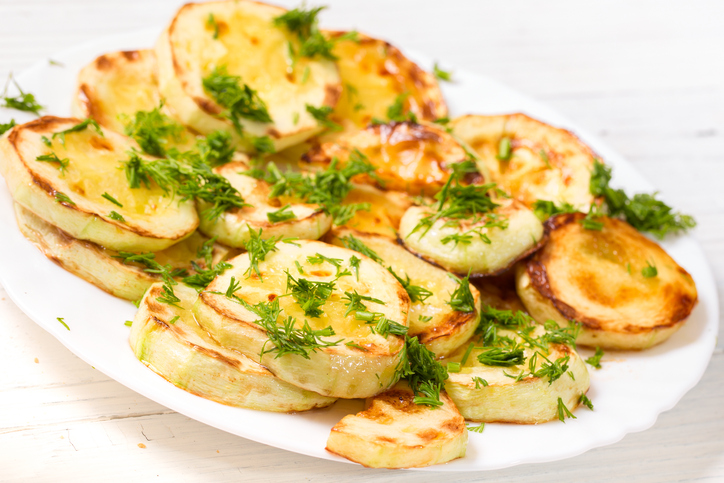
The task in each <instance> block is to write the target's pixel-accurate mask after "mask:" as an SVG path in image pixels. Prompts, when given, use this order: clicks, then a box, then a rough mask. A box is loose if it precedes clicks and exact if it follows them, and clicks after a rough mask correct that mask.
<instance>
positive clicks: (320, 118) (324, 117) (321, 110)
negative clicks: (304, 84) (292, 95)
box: [306, 104, 342, 132]
mask: <svg viewBox="0 0 724 483" xmlns="http://www.w3.org/2000/svg"><path fill="white" fill-rule="evenodd" d="M306 110H307V112H308V113H309V115H310V116H312V117H313V118H314V119H315V120H316V121H317V123H318V124H319V125H320V126H323V127H325V128H327V129H329V130H330V131H333V132H334V131H341V130H342V126H340V125H339V124H337V123H336V122H334V121H332V120H331V119H330V118H329V116H330V114H332V112H333V111H334V109H332V108H331V107H329V106H320V107H314V106H312V105H310V104H307V105H306Z"/></svg>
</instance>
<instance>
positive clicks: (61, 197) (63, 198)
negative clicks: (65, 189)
mask: <svg viewBox="0 0 724 483" xmlns="http://www.w3.org/2000/svg"><path fill="white" fill-rule="evenodd" d="M55 201H57V202H58V203H60V204H63V203H65V204H66V205H73V206H75V202H74V201H73V200H71V199H70V198H68V195H66V194H65V193H61V192H60V191H56V192H55Z"/></svg>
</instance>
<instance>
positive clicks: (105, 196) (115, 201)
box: [101, 192, 123, 208]
mask: <svg viewBox="0 0 724 483" xmlns="http://www.w3.org/2000/svg"><path fill="white" fill-rule="evenodd" d="M101 196H102V197H103V198H105V199H107V200H108V201H110V202H111V203H113V204H114V205H116V206H118V207H119V208H123V205H122V204H121V202H120V201H118V200H117V199H115V198H114V197H113V196H111V195H109V194H108V193H107V192H104V193H103V194H102V195H101Z"/></svg>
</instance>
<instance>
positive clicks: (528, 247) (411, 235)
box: [399, 200, 544, 277]
mask: <svg viewBox="0 0 724 483" xmlns="http://www.w3.org/2000/svg"><path fill="white" fill-rule="evenodd" d="M431 210H432V209H431V208H428V207H424V206H413V207H411V208H410V209H408V210H407V212H406V213H405V215H404V216H403V217H402V220H401V221H400V233H399V236H400V239H401V240H402V242H403V243H404V244H405V247H406V248H407V249H408V250H410V251H411V252H412V253H414V254H416V255H417V256H419V257H422V258H424V259H425V260H428V261H429V262H431V263H435V264H437V265H439V266H441V267H442V268H444V269H445V270H448V271H450V272H453V273H457V274H461V275H465V274H467V273H468V272H470V274H471V276H473V277H478V276H489V275H496V274H498V273H501V272H504V271H505V270H507V269H508V268H510V267H511V266H513V264H514V263H515V262H516V261H518V260H520V259H521V258H524V257H526V256H528V255H529V254H530V253H532V252H534V251H535V250H537V249H538V248H539V247H540V246H541V244H542V243H543V241H544V237H543V235H544V231H543V224H542V223H541V222H540V220H539V219H538V218H536V216H535V215H534V214H533V212H532V211H531V210H529V209H528V208H526V207H525V206H523V205H522V204H521V203H519V202H518V201H516V200H502V201H500V206H499V207H497V208H495V210H494V211H493V212H492V214H493V215H494V216H495V218H492V217H490V216H482V217H481V218H479V219H478V220H477V221H476V220H475V219H472V220H466V219H463V220H449V219H446V218H440V219H438V220H437V221H435V222H434V223H433V224H432V225H431V226H430V227H429V230H428V229H427V228H426V227H423V228H421V229H417V230H416V228H417V227H418V225H419V224H420V223H421V222H423V221H424V219H425V218H426V217H428V216H430V214H431V213H432V211H431ZM501 222H502V223H503V226H505V227H504V228H503V226H501V225H500V223H501Z"/></svg>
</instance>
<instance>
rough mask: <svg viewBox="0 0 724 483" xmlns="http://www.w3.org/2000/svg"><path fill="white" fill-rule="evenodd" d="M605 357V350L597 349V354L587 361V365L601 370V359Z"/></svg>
mask: <svg viewBox="0 0 724 483" xmlns="http://www.w3.org/2000/svg"><path fill="white" fill-rule="evenodd" d="M602 357H603V349H601V348H600V347H596V353H595V354H594V355H592V356H591V357H589V358H587V359H586V364H589V365H591V366H593V367H595V368H596V369H600V368H601V358H602Z"/></svg>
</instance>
